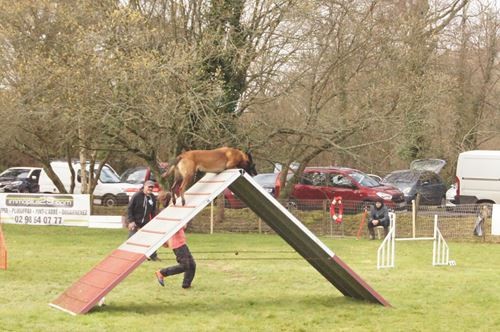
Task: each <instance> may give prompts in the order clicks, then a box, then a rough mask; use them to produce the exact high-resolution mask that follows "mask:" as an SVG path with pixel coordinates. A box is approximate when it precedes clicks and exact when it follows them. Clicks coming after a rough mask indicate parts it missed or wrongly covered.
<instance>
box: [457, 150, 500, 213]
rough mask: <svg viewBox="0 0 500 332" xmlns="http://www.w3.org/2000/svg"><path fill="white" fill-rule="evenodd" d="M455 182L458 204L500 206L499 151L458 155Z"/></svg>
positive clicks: (481, 151)
mask: <svg viewBox="0 0 500 332" xmlns="http://www.w3.org/2000/svg"><path fill="white" fill-rule="evenodd" d="M456 181H457V183H456V186H457V194H456V198H455V199H456V201H457V203H458V204H482V203H491V204H500V151H492V150H473V151H467V152H462V153H460V154H459V156H458V163H457V178H456Z"/></svg>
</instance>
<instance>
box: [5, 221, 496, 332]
mask: <svg viewBox="0 0 500 332" xmlns="http://www.w3.org/2000/svg"><path fill="white" fill-rule="evenodd" d="M3 229H4V233H5V237H6V241H7V245H8V250H9V252H8V254H9V269H8V270H7V271H2V270H0V331H73V332H74V331H144V332H145V331H472V330H473V331H498V330H500V315H499V311H500V295H499V294H500V247H499V246H498V244H478V243H449V245H450V258H451V259H454V260H456V262H457V265H456V266H453V267H452V266H450V267H432V264H431V258H432V257H431V256H432V243H431V242H429V241H425V242H424V241H422V242H411V243H403V242H398V243H397V250H396V268H395V269H391V270H382V271H378V270H377V269H376V250H377V247H378V245H379V244H380V242H379V241H368V240H359V241H357V240H355V239H332V238H322V240H323V241H324V242H325V243H326V244H327V245H328V246H329V247H330V248H331V249H332V250H333V251H334V252H335V253H336V254H337V255H339V256H340V257H341V258H342V259H343V260H344V261H345V262H346V263H347V264H349V266H350V267H351V268H353V269H354V271H356V272H357V273H358V274H359V275H360V276H361V277H362V278H363V279H364V280H365V281H367V282H368V283H369V284H370V285H371V286H372V287H373V288H374V289H375V290H376V291H377V292H379V293H380V294H381V295H382V296H383V297H384V298H386V299H387V300H388V301H389V302H390V303H391V304H392V306H393V307H392V308H384V307H382V306H380V305H375V304H369V303H366V302H361V301H358V300H353V299H350V298H347V297H344V296H342V295H341V294H340V293H339V292H338V291H337V290H336V288H334V287H333V286H332V285H331V284H330V283H329V282H328V281H326V280H325V279H324V278H323V277H322V276H321V275H320V274H319V273H318V272H317V271H316V270H314V269H313V268H312V267H311V266H310V265H309V264H308V263H307V262H305V261H304V260H303V259H301V258H299V257H298V255H297V254H295V253H294V252H293V250H292V249H291V248H290V247H289V246H288V245H287V244H286V243H285V242H284V241H283V240H282V239H281V238H279V237H278V236H274V235H257V234H251V235H250V234H249V235H245V234H216V235H202V234H188V239H189V245H190V248H191V250H192V251H193V253H194V256H195V259H196V260H197V274H196V278H195V280H194V283H193V288H191V289H189V290H184V289H182V288H181V287H180V286H181V278H182V277H181V276H174V277H171V278H167V279H166V286H165V288H162V287H159V285H158V284H157V282H156V279H155V277H154V275H153V272H154V271H155V270H157V269H159V268H161V267H163V266H166V265H170V264H173V263H174V260H173V254H172V252H171V251H169V250H167V249H163V248H162V249H161V250H160V252H159V255H160V257H161V258H163V261H162V262H145V263H144V264H142V265H141V266H140V267H139V268H137V269H136V270H135V271H134V272H133V273H132V274H131V275H130V276H128V277H127V278H126V279H125V280H124V281H123V282H122V283H121V284H119V285H118V286H117V287H116V288H115V289H113V290H112V291H111V293H109V294H108V296H107V297H106V306H103V307H98V308H95V309H93V310H92V311H91V312H90V313H88V314H86V315H81V316H71V315H69V314H67V313H64V312H62V311H59V310H56V309H53V308H51V307H49V306H48V303H49V302H51V301H52V300H54V299H55V298H56V297H58V296H59V295H60V294H61V293H62V292H63V291H64V290H65V289H66V288H67V287H69V286H70V285H71V284H72V283H73V282H74V281H76V280H77V279H79V278H80V277H81V276H82V275H83V274H84V273H86V272H88V271H89V270H90V269H91V268H92V267H93V266H94V265H95V264H96V263H98V262H99V261H101V260H102V259H103V258H104V257H106V256H107V255H108V254H109V253H110V252H111V251H112V250H113V249H115V248H116V247H118V246H119V245H120V244H121V243H122V242H123V241H124V239H125V237H126V232H125V230H96V229H85V228H80V227H72V228H71V227H43V226H24V225H3ZM235 251H238V252H239V254H238V255H235V254H234V252H235Z"/></svg>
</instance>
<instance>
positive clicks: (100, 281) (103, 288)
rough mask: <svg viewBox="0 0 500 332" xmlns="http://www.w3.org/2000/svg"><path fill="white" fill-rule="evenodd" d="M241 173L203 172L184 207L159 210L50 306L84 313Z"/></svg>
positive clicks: (231, 171)
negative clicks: (204, 173) (149, 220)
mask: <svg viewBox="0 0 500 332" xmlns="http://www.w3.org/2000/svg"><path fill="white" fill-rule="evenodd" d="M241 175H242V173H241V171H240V170H238V169H234V170H227V171H225V172H223V173H220V174H213V173H209V174H206V175H205V176H204V177H203V178H202V179H200V181H198V182H197V183H196V184H194V185H193V186H192V187H191V188H189V190H188V191H187V192H186V196H187V204H186V205H185V206H180V205H176V206H169V207H168V208H166V209H164V210H162V211H161V212H160V213H159V214H158V215H157V216H156V217H155V218H153V220H151V222H149V223H148V224H147V225H146V226H145V227H143V228H142V229H141V230H139V231H138V232H137V233H136V234H134V236H132V237H130V238H129V239H127V240H126V241H125V242H124V243H123V244H122V245H121V246H120V247H119V248H118V249H117V250H115V251H113V252H112V253H111V254H110V255H109V256H108V257H106V258H105V259H104V260H103V261H101V262H100V263H99V264H97V265H96V266H95V267H94V268H93V269H92V270H91V271H90V272H88V273H87V274H85V275H84V276H83V277H82V278H80V280H78V281H77V282H75V283H74V284H73V285H72V286H70V287H69V288H68V289H67V290H66V291H64V293H63V294H61V295H60V296H59V297H58V298H57V299H55V300H54V301H53V302H52V303H50V306H52V307H54V308H57V309H60V310H62V311H65V312H68V313H70V314H73V315H76V314H85V313H87V312H88V311H89V310H90V309H92V307H94V306H95V305H96V304H97V303H98V302H99V300H100V299H102V298H103V297H104V296H105V295H106V294H107V293H109V292H110V291H111V290H112V289H113V288H114V287H115V286H116V285H117V284H119V283H120V282H121V281H122V280H123V279H125V277H126V276H128V275H129V274H130V273H131V272H132V271H133V270H134V269H135V268H136V267H137V266H139V265H140V264H141V263H142V262H143V261H145V260H146V259H147V257H149V256H150V255H151V254H152V253H153V252H154V251H156V250H157V249H158V248H160V247H161V246H162V245H163V243H165V242H166V241H167V240H168V239H169V238H170V237H172V235H174V234H175V233H176V232H177V231H178V230H179V229H181V228H182V227H183V226H184V225H185V224H187V223H188V222H189V221H190V220H191V219H192V218H193V217H194V216H196V214H198V213H199V212H200V211H201V210H202V209H203V208H204V207H205V206H207V205H208V204H209V203H210V202H211V201H212V200H213V199H215V198H216V197H217V196H218V195H219V194H220V193H222V191H223V190H224V189H225V188H227V187H228V186H229V184H231V183H232V182H234V180H235V179H237V178H238V177H240V176H241Z"/></svg>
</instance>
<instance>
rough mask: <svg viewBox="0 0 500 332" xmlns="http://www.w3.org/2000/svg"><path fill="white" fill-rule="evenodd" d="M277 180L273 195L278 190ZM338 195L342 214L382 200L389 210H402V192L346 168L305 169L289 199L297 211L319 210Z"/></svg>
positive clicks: (403, 202)
mask: <svg viewBox="0 0 500 332" xmlns="http://www.w3.org/2000/svg"><path fill="white" fill-rule="evenodd" d="M281 187H282V186H281V183H280V181H279V177H278V178H277V181H276V195H279V192H280V190H281ZM336 196H341V197H342V199H343V200H344V211H347V212H349V211H351V212H354V211H361V210H362V209H363V208H364V206H366V205H369V204H373V202H375V201H376V200H377V199H379V198H382V199H383V200H384V203H385V204H386V205H387V206H388V207H389V208H392V209H402V208H405V207H406V203H405V200H404V196H403V193H402V192H401V191H400V190H399V189H397V188H395V187H393V186H391V185H383V184H381V183H379V182H378V181H376V180H375V179H373V178H372V177H370V176H369V175H368V174H365V173H363V172H361V171H359V170H357V169H353V168H346V167H306V168H305V170H304V172H303V174H302V177H301V179H300V180H299V183H297V184H295V185H294V187H293V189H292V193H291V195H290V200H291V202H293V203H294V204H295V205H296V206H297V207H298V208H301V209H305V208H316V209H317V208H322V207H323V202H322V200H325V199H327V200H333V198H334V197H336Z"/></svg>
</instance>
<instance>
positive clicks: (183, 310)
mask: <svg viewBox="0 0 500 332" xmlns="http://www.w3.org/2000/svg"><path fill="white" fill-rule="evenodd" d="M304 305H305V306H307V307H311V308H314V307H318V306H322V307H327V308H335V307H338V306H352V307H353V308H354V307H357V306H359V305H368V306H374V308H375V307H380V308H383V307H382V306H379V305H377V304H374V303H370V302H367V301H362V300H356V299H353V298H350V297H345V296H335V295H322V296H316V297H305V298H304V297H302V298H298V297H292V296H288V295H286V294H282V295H280V296H279V297H273V298H245V299H240V298H234V297H231V298H227V297H226V298H218V299H217V298H214V299H213V300H212V301H209V302H200V301H199V300H198V301H196V300H195V301H193V302H189V301H187V302H183V303H172V302H171V301H168V300H160V301H159V302H156V303H152V302H143V303H137V302H133V303H130V302H128V303H116V302H113V303H111V304H109V305H105V306H103V307H95V308H93V309H92V310H91V311H90V313H135V314H139V315H146V316H147V315H156V314H160V313H164V314H166V313H168V314H176V315H192V314H194V313H196V312H202V313H205V314H206V313H207V312H210V313H213V314H214V315H216V314H218V313H226V312H228V311H232V310H234V309H245V308H246V309H248V308H259V309H268V310H269V309H271V310H272V309H277V310H283V308H293V307H297V308H301V307H302V308H303V307H304ZM179 317H182V316H179Z"/></svg>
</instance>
